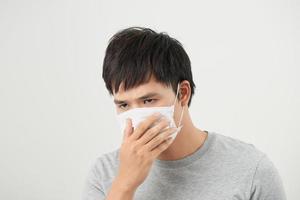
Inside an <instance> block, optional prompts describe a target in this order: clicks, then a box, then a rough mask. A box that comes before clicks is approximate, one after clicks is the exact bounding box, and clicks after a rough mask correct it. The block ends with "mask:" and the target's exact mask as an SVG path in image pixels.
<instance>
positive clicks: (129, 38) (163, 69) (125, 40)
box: [102, 26, 196, 106]
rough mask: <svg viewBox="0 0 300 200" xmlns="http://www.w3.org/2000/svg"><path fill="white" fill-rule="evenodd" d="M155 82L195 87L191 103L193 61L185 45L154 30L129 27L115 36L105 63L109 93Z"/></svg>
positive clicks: (104, 76) (193, 84) (108, 49)
mask: <svg viewBox="0 0 300 200" xmlns="http://www.w3.org/2000/svg"><path fill="white" fill-rule="evenodd" d="M151 75H154V77H155V79H156V80H157V81H158V82H160V83H162V84H165V85H167V86H170V85H172V88H173V91H174V92H175V93H176V92H177V85H178V83H180V82H181V81H183V80H187V81H189V83H190V87H191V97H190V100H189V102H188V106H190V104H191V100H192V96H193V94H194V90H195V87H196V86H195V83H194V81H193V76H192V71H191V62H190V59H189V57H188V55H187V53H186V52H185V50H184V48H183V46H182V44H181V43H180V42H179V41H178V40H176V39H174V38H172V37H170V36H169V35H168V34H167V33H165V32H161V33H157V32H155V31H154V30H152V29H150V28H144V27H137V26H135V27H129V28H126V29H123V30H121V31H119V32H117V33H116V34H115V35H113V36H112V37H111V38H110V40H109V44H108V46H107V49H106V52H105V57H104V61H103V71H102V78H103V79H104V82H105V85H106V88H107V90H108V91H109V93H110V94H111V95H112V94H113V93H117V92H118V90H119V86H120V84H121V83H122V82H123V83H124V89H125V90H127V89H131V88H134V87H137V86H138V85H140V84H143V83H146V82H148V81H149V79H150V78H151Z"/></svg>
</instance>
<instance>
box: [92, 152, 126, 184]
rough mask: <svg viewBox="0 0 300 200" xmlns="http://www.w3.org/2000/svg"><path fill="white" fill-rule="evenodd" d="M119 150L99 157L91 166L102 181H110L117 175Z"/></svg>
mask: <svg viewBox="0 0 300 200" xmlns="http://www.w3.org/2000/svg"><path fill="white" fill-rule="evenodd" d="M119 150H120V149H119V148H117V149H114V150H112V151H109V152H106V153H103V154H101V155H99V156H98V157H97V158H96V159H95V161H94V164H93V166H92V167H93V168H94V170H95V172H96V173H98V174H99V175H100V176H101V178H102V179H110V178H112V177H114V176H115V175H116V173H117V169H118V165H119Z"/></svg>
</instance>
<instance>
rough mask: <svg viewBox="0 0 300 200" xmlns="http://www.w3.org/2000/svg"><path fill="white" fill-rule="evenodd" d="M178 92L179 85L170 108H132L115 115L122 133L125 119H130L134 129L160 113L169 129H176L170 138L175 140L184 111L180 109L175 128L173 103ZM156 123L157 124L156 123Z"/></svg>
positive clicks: (180, 126)
mask: <svg viewBox="0 0 300 200" xmlns="http://www.w3.org/2000/svg"><path fill="white" fill-rule="evenodd" d="M178 92H179V84H178V87H177V93H176V96H175V100H174V103H173V105H171V106H165V107H144V108H133V109H130V110H128V111H125V112H123V113H120V114H118V115H117V121H118V123H119V126H120V128H121V131H122V133H123V132H124V129H125V127H126V119H127V118H130V119H131V121H132V126H133V128H134V129H136V127H137V126H138V125H139V124H140V123H141V122H142V121H144V120H145V119H146V118H147V117H149V116H150V115H152V114H154V113H160V114H161V115H162V117H165V118H166V119H167V120H169V122H170V123H169V127H170V128H176V129H177V130H176V131H175V132H174V133H173V134H172V135H171V136H170V137H172V139H175V137H176V136H177V134H178V133H179V131H180V130H181V128H182V125H181V122H182V116H183V111H184V109H183V108H182V111H181V115H180V119H179V125H178V127H176V124H175V121H174V109H175V103H176V100H177V96H178ZM156 123H157V122H156ZM156 123H154V124H153V125H152V126H154V125H155V124H156Z"/></svg>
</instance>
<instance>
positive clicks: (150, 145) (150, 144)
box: [145, 128, 176, 151]
mask: <svg viewBox="0 0 300 200" xmlns="http://www.w3.org/2000/svg"><path fill="white" fill-rule="evenodd" d="M175 131H176V128H168V129H166V130H165V131H163V132H162V133H160V134H158V135H157V136H156V137H154V138H153V139H152V140H150V141H149V142H148V143H147V144H145V148H146V149H147V150H148V151H152V150H153V149H155V148H156V147H157V146H159V145H160V144H161V143H162V142H164V141H165V140H166V139H168V137H169V136H171V135H172V134H174V133H175Z"/></svg>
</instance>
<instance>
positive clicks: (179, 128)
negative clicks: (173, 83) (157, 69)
mask: <svg viewBox="0 0 300 200" xmlns="http://www.w3.org/2000/svg"><path fill="white" fill-rule="evenodd" d="M179 86H180V84H179V83H178V86H177V92H176V97H175V100H174V104H173V105H174V108H175V103H176V101H177V96H178V93H179ZM183 113H184V107H182V112H181V115H180V118H179V125H180V124H181V122H182V117H183ZM182 126H183V125H181V126H179V127H178V132H179V131H180V130H181V128H182Z"/></svg>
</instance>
